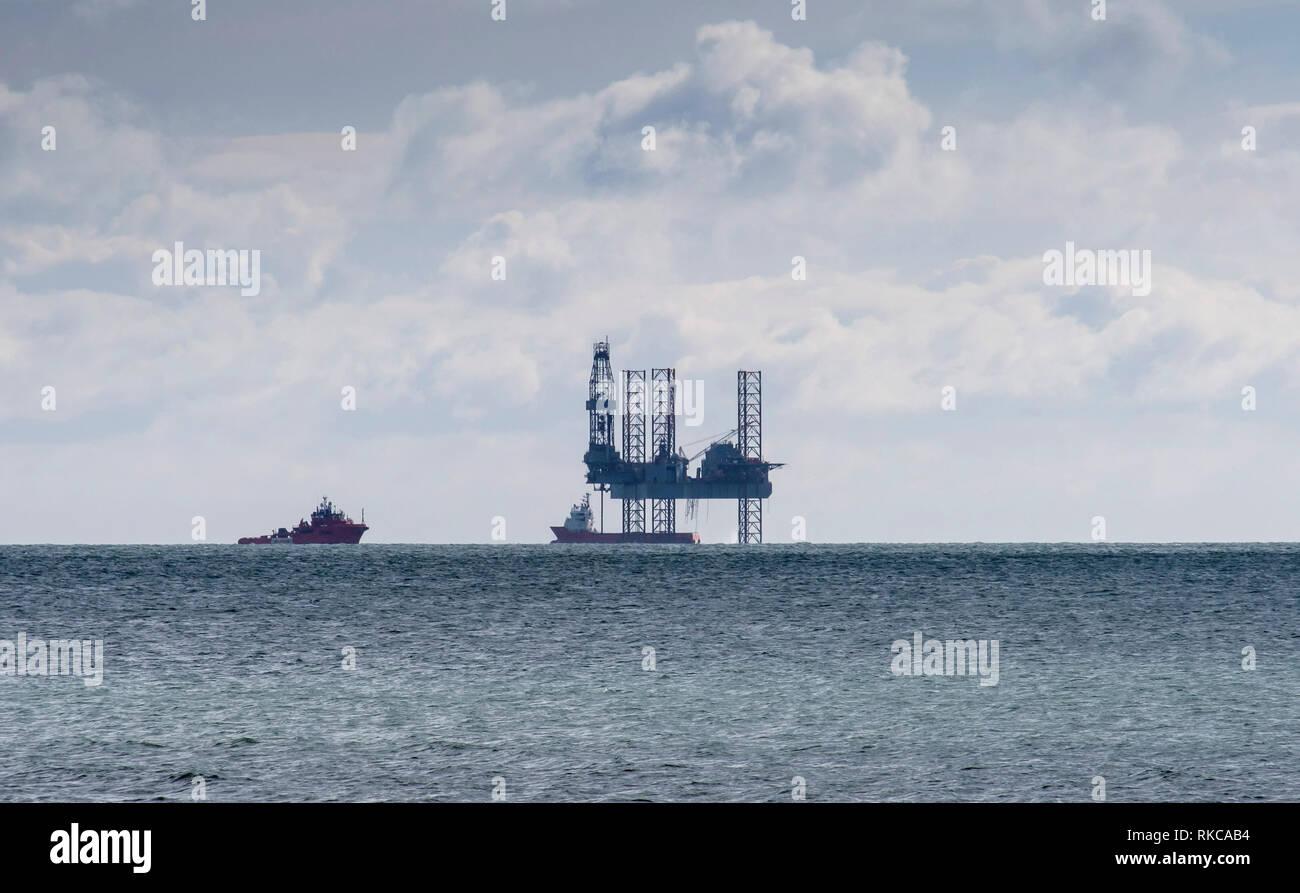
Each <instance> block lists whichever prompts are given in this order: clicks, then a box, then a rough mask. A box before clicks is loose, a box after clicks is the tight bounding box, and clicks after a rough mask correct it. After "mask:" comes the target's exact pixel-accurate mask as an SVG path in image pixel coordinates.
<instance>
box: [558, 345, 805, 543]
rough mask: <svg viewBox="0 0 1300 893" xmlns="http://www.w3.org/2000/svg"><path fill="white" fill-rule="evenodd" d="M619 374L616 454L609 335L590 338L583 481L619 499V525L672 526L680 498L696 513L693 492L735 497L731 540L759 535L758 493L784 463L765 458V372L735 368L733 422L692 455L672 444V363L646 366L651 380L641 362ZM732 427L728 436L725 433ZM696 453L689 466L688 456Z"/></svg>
mask: <svg viewBox="0 0 1300 893" xmlns="http://www.w3.org/2000/svg"><path fill="white" fill-rule="evenodd" d="M622 379H623V381H622V384H623V400H622V407H621V410H622V413H621V414H622V426H621V427H622V436H623V453H622V455H620V454H619V452H618V450H617V448H616V447H615V444H614V438H615V424H614V416H615V412H614V409H615V392H614V372H613V369H612V367H611V366H610V360H609V339H608V338H606V339H605V340H604V341H598V342H596V343H595V345H594V346H593V357H592V361H591V377H590V379H589V380H588V393H587V415H588V437H587V452H586V453H585V454H584V455H583V457H582V461H583V462H584V463H586V465H587V483H589V484H594V485H595V486H596V489H597V490H599V491H602V492H608V493H609V494H610V496H611V497H612V498H614V499H618V500H621V501H622V503H623V512H622V514H623V533H624V534H625V535H627V534H633V535H636V534H645V533H650V534H674V533H676V531H677V500H679V499H684V500H686V510H687V516H688V517H690V516H692V515H693V514H694V512H695V506H696V501H697V500H700V499H734V500H736V503H737V510H736V541H737V542H739V543H761V542H762V541H763V500H764V499H766V498H767V497H769V496H771V495H772V483H771V481H769V480H768V472H770V471H771V470H772V469H773V468H779V467H781V465H783V464H784V463H781V462H768V461H767V460H765V459H764V458H763V373H762V372H751V371H745V370H741V371H739V372H737V373H736V427H735V428H734V429H733V430H732V431H729V432H727V433H726V434H724V435H722V436H721V437H719V438H717V439H714V440H713V441H712V442H711V443H709V445H708V446H707V447H705V448H704V449H703V450H701V451H700V452H698V453H696V454H695V455H694V456H687V455H686V453H685V451H684V450H683V449H682V448H681V447H679V446H678V444H677V413H676V406H677V393H676V388H677V371H676V370H675V369H671V368H663V369H651V370H650V377H649V380H648V382H649V388H647V378H646V373H645V370H640V371H636V370H630V369H629V370H626V371H624V373H623V376H622ZM647 404H648V405H647ZM647 427H648V429H649V432H648V433H649V441H648V442H647V438H646V434H647ZM733 434H734V435H735V437H736V440H735V442H734V443H733V442H731V441H730V440H729V439H728V438H730V437H731V435H733ZM701 457H702V459H701V462H700V464H699V466H698V467H696V469H695V473H694V474H691V471H690V464H691V462H693V461H694V460H695V459H699V458H701ZM647 501H649V503H650V506H649V508H650V511H649V518H650V530H649V531H647V530H646V528H645V525H646V514H647V513H646V502H647Z"/></svg>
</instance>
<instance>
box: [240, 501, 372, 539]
mask: <svg viewBox="0 0 1300 893" xmlns="http://www.w3.org/2000/svg"><path fill="white" fill-rule="evenodd" d="M369 529H370V528H369V527H367V526H366V513H365V512H364V511H363V512H362V513H361V523H360V524H358V523H357V522H355V521H353V520H352V519H351V518H349V517H347V516H346V515H344V514H343V512H342V511H340V510H337V509H335V508H334V504H333V503H332V502H330V501H329V497H327V496H322V497H321V499H320V505H318V506H317V507H316V511H314V512H312V513H311V521H299V522H298V526H297V527H295V528H293V529H292V530H286V529H285V528H283V527H281V528H280V529H279V530H275V531H272V532H271V533H269V534H267V535H266V536H245V537H240V539H239V545H241V546H275V545H302V544H304V543H348V544H352V545H355V544H356V543H359V542H361V534H363V533H365V532H366V531H367V530H369Z"/></svg>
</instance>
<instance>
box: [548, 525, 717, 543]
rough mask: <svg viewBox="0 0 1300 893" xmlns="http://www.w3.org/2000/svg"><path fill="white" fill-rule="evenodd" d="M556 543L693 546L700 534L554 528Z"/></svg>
mask: <svg viewBox="0 0 1300 893" xmlns="http://www.w3.org/2000/svg"><path fill="white" fill-rule="evenodd" d="M551 533H553V534H555V540H554V542H556V543H676V544H688V545H689V544H691V543H698V542H699V541H700V535H699V534H698V533H596V532H595V531H591V530H569V529H567V528H565V527H552V528H551Z"/></svg>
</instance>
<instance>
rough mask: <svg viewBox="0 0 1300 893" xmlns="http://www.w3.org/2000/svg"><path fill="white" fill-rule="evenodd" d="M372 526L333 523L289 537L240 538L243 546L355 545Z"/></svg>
mask: <svg viewBox="0 0 1300 893" xmlns="http://www.w3.org/2000/svg"><path fill="white" fill-rule="evenodd" d="M369 529H370V528H369V527H367V526H366V525H365V524H332V525H329V526H322V527H321V528H319V529H315V530H308V531H304V532H302V533H297V532H294V533H291V534H290V535H289V539H287V540H286V539H284V538H283V537H270V536H245V537H241V538H240V540H239V545H241V546H275V545H287V544H290V543H292V544H293V545H295V546H302V545H308V544H311V543H319V544H323V545H329V544H332V543H339V544H343V545H349V546H353V545H356V544H357V543H359V542H361V534H363V533H365V532H366V531H367V530H369Z"/></svg>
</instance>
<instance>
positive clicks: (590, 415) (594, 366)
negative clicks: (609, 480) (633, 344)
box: [582, 338, 618, 467]
mask: <svg viewBox="0 0 1300 893" xmlns="http://www.w3.org/2000/svg"><path fill="white" fill-rule="evenodd" d="M613 396H614V373H613V372H612V371H611V370H610V367H609V339H608V338H606V339H605V340H604V341H597V342H596V343H595V344H594V345H592V359H591V377H590V378H589V379H588V381H587V419H588V425H587V427H588V435H587V453H586V455H585V456H583V457H582V461H584V462H586V463H587V465H588V466H595V467H605V466H608V465H613V464H615V463H617V462H618V451H617V450H616V449H614V409H613V406H612V405H611V404H612V399H611V398H612V397H613Z"/></svg>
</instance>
